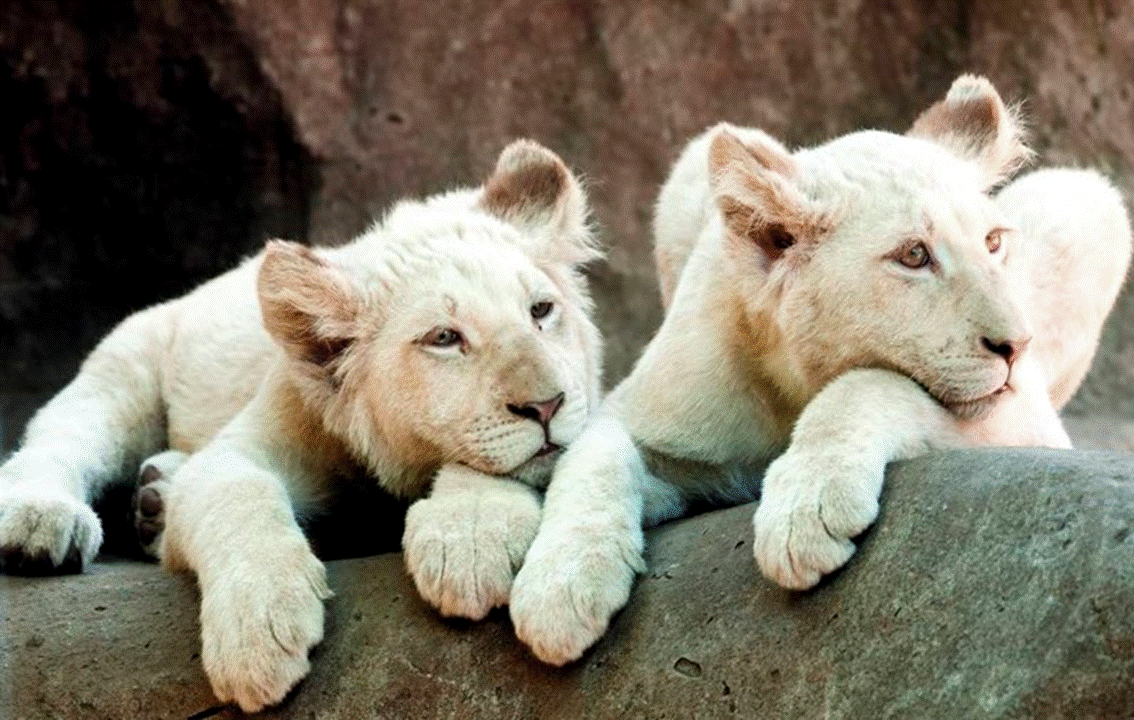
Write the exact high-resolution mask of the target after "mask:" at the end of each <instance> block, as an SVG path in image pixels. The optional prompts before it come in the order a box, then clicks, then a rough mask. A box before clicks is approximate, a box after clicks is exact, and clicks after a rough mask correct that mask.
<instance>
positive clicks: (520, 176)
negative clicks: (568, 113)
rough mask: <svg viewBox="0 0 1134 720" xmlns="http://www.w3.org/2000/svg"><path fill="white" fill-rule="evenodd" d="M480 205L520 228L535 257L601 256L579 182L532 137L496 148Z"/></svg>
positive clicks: (575, 261)
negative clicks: (493, 167) (499, 151)
mask: <svg viewBox="0 0 1134 720" xmlns="http://www.w3.org/2000/svg"><path fill="white" fill-rule="evenodd" d="M480 207H481V208H482V209H484V210H485V211H487V212H488V213H489V214H491V215H495V216H496V217H498V218H500V219H502V220H504V221H505V222H508V223H511V224H512V225H515V226H517V227H518V228H520V230H521V231H522V232H523V233H524V234H525V236H527V237H526V239H527V240H530V241H531V243H532V244H531V245H530V246H529V247H528V248H527V249H528V250H529V251H530V252H531V253H532V254H533V255H534V256H536V257H537V259H538V258H542V259H550V260H553V261H557V262H565V263H569V264H571V265H579V264H582V263H585V262H587V261H589V260H594V259H596V258H598V257H600V256H601V253H600V252H599V250H598V249H597V247H596V246H595V244H594V240H593V238H592V236H591V232H590V228H589V227H588V224H587V214H588V210H587V199H586V196H585V194H584V193H583V188H582V186H581V184H580V183H579V181H578V179H576V178H575V176H574V175H572V174H571V171H570V170H568V169H567V165H566V164H564V162H563V161H562V160H561V159H560V158H559V156H558V155H556V154H555V153H554V152H552V151H551V150H548V149H547V148H545V147H544V146H542V145H540V144H539V143H537V142H535V141H533V140H516V141H515V142H513V143H511V144H510V145H508V147H506V148H504V151H503V152H501V153H500V158H499V159H498V160H497V161H496V168H495V169H494V170H493V171H492V175H491V176H490V177H489V178H488V180H486V181H485V183H484V188H483V190H482V193H481V197H480Z"/></svg>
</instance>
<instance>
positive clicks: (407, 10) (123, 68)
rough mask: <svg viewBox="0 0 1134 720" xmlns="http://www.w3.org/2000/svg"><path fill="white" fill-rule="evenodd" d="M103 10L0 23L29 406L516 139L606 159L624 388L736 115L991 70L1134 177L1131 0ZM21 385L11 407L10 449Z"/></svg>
mask: <svg viewBox="0 0 1134 720" xmlns="http://www.w3.org/2000/svg"><path fill="white" fill-rule="evenodd" d="M93 7H94V6H89V5H82V4H79V5H73V4H69V3H62V2H60V3H53V2H42V3H26V4H23V5H16V6H14V8H13V11H12V12H9V13H5V16H4V18H3V19H2V20H0V22H3V23H4V24H3V25H2V26H0V29H2V30H3V32H0V55H2V56H3V59H4V61H5V64H4V67H5V68H6V70H7V74H6V75H5V76H4V77H3V82H5V83H6V87H7V88H8V91H7V92H6V93H5V94H6V96H8V97H17V98H19V100H20V101H19V103H17V105H16V107H17V108H18V111H17V112H13V111H8V112H7V113H6V114H5V120H4V122H5V123H7V124H6V125H5V127H7V128H8V132H5V133H2V134H0V137H2V138H3V140H2V141H0V146H2V147H3V148H4V157H5V158H6V159H5V165H4V173H5V177H6V178H7V180H6V184H5V185H4V187H5V188H7V195H6V197H7V205H8V207H7V208H6V209H5V211H4V217H5V223H4V224H3V225H2V226H0V313H2V314H0V317H2V318H3V319H4V320H5V321H6V322H8V323H11V325H10V326H9V327H7V328H5V327H0V342H3V343H4V344H5V346H6V347H7V348H8V349H9V351H8V352H6V353H5V355H4V361H5V363H4V364H3V365H0V368H2V369H3V370H4V372H3V373H0V392H4V393H13V392H19V393H24V394H34V398H33V399H34V400H35V401H38V400H40V399H41V398H42V397H43V394H44V393H47V392H49V391H52V390H54V389H56V388H58V386H59V385H60V384H61V383H62V382H64V381H65V380H66V379H67V378H68V377H69V376H70V374H71V373H73V372H74V369H75V367H76V366H77V362H78V360H79V359H80V358H81V357H82V356H83V355H84V354H85V353H86V352H87V351H88V350H89V349H90V347H91V346H92V345H93V343H94V342H95V341H96V339H97V338H98V336H99V335H100V334H101V333H102V332H104V331H105V330H106V329H107V328H108V327H109V325H110V324H112V323H113V322H114V321H116V320H117V319H118V318H119V317H121V316H122V315H123V314H125V312H127V311H128V310H129V309H132V308H135V307H139V306H141V305H144V304H146V303H148V302H152V301H153V300H156V299H159V298H165V297H170V296H172V295H175V294H177V293H178V292H180V291H181V290H182V289H184V288H185V287H187V286H188V285H190V284H192V283H193V282H196V281H198V280H199V279H200V278H202V277H204V276H206V275H209V274H211V273H213V272H216V270H217V269H219V268H222V267H227V266H229V265H231V264H232V263H233V262H235V260H236V258H237V257H239V256H240V255H242V254H244V253H246V252H248V251H249V250H251V249H253V248H255V247H258V246H259V244H260V243H261V242H262V241H263V239H264V238H265V237H270V236H272V235H283V236H289V237H302V236H306V237H308V238H309V239H311V240H312V241H314V242H322V243H334V242H338V241H341V240H343V239H345V238H348V237H350V236H351V235H352V234H354V233H356V232H358V231H359V230H361V229H362V228H363V227H364V226H365V224H366V223H367V222H368V221H369V220H370V219H371V218H372V217H374V215H375V214H377V213H380V212H381V211H382V209H383V208H385V207H387V206H388V205H389V203H390V202H392V201H393V200H395V199H396V198H398V197H401V196H403V195H421V194H425V193H428V192H433V191H435V190H437V189H438V188H441V187H447V186H453V185H457V184H467V183H470V182H475V181H476V180H477V178H478V177H480V176H481V175H483V174H484V173H486V172H487V170H488V168H489V167H490V165H491V163H492V161H493V159H494V158H495V156H496V154H497V153H498V152H499V150H500V149H501V148H502V147H503V146H504V144H506V142H507V141H508V140H509V139H511V138H514V137H516V136H521V135H529V136H532V137H535V138H537V139H539V140H541V141H542V142H544V143H546V144H548V145H549V146H551V147H553V148H555V149H556V150H558V151H559V152H560V153H562V154H563V156H564V157H565V158H566V159H567V160H568V161H569V162H570V163H571V164H572V165H573V166H574V167H576V168H577V169H579V170H580V171H582V172H583V173H585V174H586V175H587V176H588V177H589V178H590V179H591V190H592V194H593V197H594V206H595V218H596V220H597V222H598V225H599V227H600V229H601V231H602V236H603V237H604V239H605V240H606V241H607V243H608V245H609V246H610V260H609V264H606V265H600V266H597V267H595V268H594V278H595V288H596V295H597V298H598V301H599V303H598V304H599V308H600V316H601V317H600V320H601V325H602V328H603V330H604V332H605V334H606V338H607V343H608V352H607V357H608V362H607V369H608V372H607V375H608V380H609V381H611V382H613V381H615V380H617V379H618V378H620V377H621V376H622V375H624V374H625V372H626V371H627V370H628V369H629V367H630V365H631V363H632V362H633V359H634V357H636V355H637V353H638V351H639V350H640V348H641V346H642V345H643V344H644V343H645V342H646V340H647V339H648V338H649V336H650V334H651V333H652V332H653V329H654V328H655V327H656V325H657V323H658V321H659V319H660V310H659V307H658V301H657V292H656V287H655V282H654V269H653V262H652V259H651V257H650V250H649V247H650V239H649V221H650V217H651V214H652V209H651V206H652V203H653V202H654V199H655V195H656V191H657V188H658V186H659V185H660V184H661V182H662V181H663V179H664V178H665V174H666V171H667V169H668V166H669V164H670V163H671V162H672V161H673V159H674V158H675V156H676V154H677V152H678V150H679V149H680V147H681V146H682V144H683V143H684V142H685V141H686V140H687V139H688V138H689V137H690V136H691V135H693V134H694V133H696V132H698V131H700V130H701V129H703V128H704V127H705V126H707V125H709V124H712V123H714V122H717V121H719V120H730V121H733V122H737V123H743V124H751V125H757V126H760V127H763V128H765V129H767V130H768V131H769V132H771V133H773V134H774V135H777V136H778V137H780V138H782V139H784V140H785V141H786V142H788V143H789V144H793V145H804V144H810V143H816V142H820V141H822V140H824V139H826V138H828V137H830V136H832V135H834V134H838V133H843V132H847V131H851V130H855V129H858V128H862V127H880V128H885V129H891V130H902V129H904V128H905V127H907V126H908V125H909V123H910V122H911V121H912V120H913V118H914V117H915V116H916V114H917V113H918V111H920V110H921V109H923V108H924V107H926V106H927V105H928V104H930V103H931V102H932V101H933V100H934V99H936V98H937V97H938V96H940V95H941V94H942V93H943V92H944V91H945V89H946V88H947V87H948V85H949V83H950V81H951V80H952V78H953V77H954V76H955V75H957V74H958V73H960V72H964V71H976V72H983V73H986V74H988V75H989V76H990V78H991V79H992V80H993V82H994V83H995V84H996V85H997V87H998V88H1000V89H1001V91H1002V92H1003V93H1004V95H1005V96H1006V97H1008V98H1015V99H1021V100H1024V101H1025V107H1026V110H1027V113H1028V115H1029V116H1030V117H1031V118H1032V125H1033V128H1034V140H1035V145H1036V147H1037V148H1038V149H1039V150H1040V162H1041V163H1071V164H1076V165H1091V166H1097V167H1100V168H1102V169H1104V170H1106V171H1107V172H1109V173H1110V174H1111V175H1112V176H1113V177H1114V178H1115V179H1116V180H1117V181H1118V182H1119V183H1120V184H1121V185H1122V186H1123V187H1124V188H1125V189H1126V190H1127V191H1131V190H1134V125H1131V123H1130V121H1129V119H1130V118H1131V117H1134V76H1132V75H1131V74H1130V73H1129V72H1128V71H1127V70H1128V68H1129V67H1130V66H1131V63H1134V57H1132V54H1134V43H1131V42H1129V38H1130V37H1131V34H1132V33H1134V9H1132V8H1131V7H1130V6H1129V5H1127V4H1123V3H1117V2H1108V3H1095V4H1092V5H1091V6H1090V7H1089V8H1084V7H1081V6H1079V5H1078V4H1075V3H1064V2H1060V1H1058V0H1043V1H1041V2H1032V3H1001V2H993V1H992V0H987V1H977V0H970V1H968V2H961V3H952V4H940V3H939V4H928V5H927V4H921V5H916V6H915V5H909V4H903V3H831V2H819V1H818V0H816V1H812V2H796V3H757V2H750V3H749V2H732V3H726V2H724V1H723V0H718V1H715V2H705V3H684V2H675V1H674V0H642V1H641V2H634V3H607V2H574V1H573V0H545V1H543V2H540V3H539V4H538V8H533V7H532V6H531V3H528V2H520V1H519V0H504V1H503V2H478V1H471V0H440V1H439V2H434V3H430V9H429V11H428V12H423V11H422V9H421V5H420V3H417V2H408V1H403V0H395V1H383V2H376V1H358V0H285V1H279V0H219V4H217V3H216V2H192V3H191V2H185V1H184V0H167V1H164V2H161V3H148V2H142V3H131V2H128V0H115V1H114V2H112V3H100V4H99V5H98V9H97V10H94V9H93ZM84 8H85V9H84ZM88 216H89V217H91V218H93V219H94V220H96V221H97V222H93V224H89V223H88V222H87V220H86V219H85V218H87V217H88ZM108 273H109V275H108ZM1117 317H1118V318H1119V319H1117V320H1115V321H1114V322H1112V323H1111V324H1110V326H1109V327H1108V330H1107V334H1106V337H1105V341H1104V343H1103V351H1102V353H1101V354H1100V359H1099V362H1098V363H1097V364H1096V368H1095V370H1094V372H1093V373H1092V374H1091V376H1090V378H1089V380H1088V382H1087V384H1086V387H1085V388H1084V390H1083V392H1082V393H1081V394H1080V395H1079V397H1078V398H1077V400H1076V401H1075V402H1074V403H1073V405H1072V408H1071V409H1072V410H1073V411H1074V412H1076V413H1079V414H1085V413H1095V412H1099V411H1105V412H1107V413H1112V414H1115V415H1121V416H1125V417H1131V416H1134V390H1132V389H1131V388H1134V370H1132V369H1131V368H1134V330H1131V329H1130V328H1132V327H1134V323H1132V322H1130V318H1132V317H1134V299H1132V296H1131V294H1130V293H1126V294H1125V295H1124V297H1123V299H1122V301H1121V303H1120V312H1119V313H1118V314H1117ZM1122 319H1125V320H1126V322H1123V321H1122ZM76 331H78V332H76ZM18 399H19V398H17V400H18ZM6 402H8V403H10V404H11V403H13V402H15V401H13V400H11V399H9V400H7V401H6ZM17 404H18V403H17ZM27 404H28V403H24V405H20V406H19V407H15V406H13V407H12V408H10V411H9V412H8V413H7V414H8V415H9V416H12V415H13V413H14V414H15V417H16V418H17V419H16V420H10V421H9V422H8V423H7V424H6V425H7V426H6V427H4V428H0V430H3V432H4V443H5V446H10V445H11V443H12V442H13V441H14V439H15V436H16V432H17V430H18V428H19V426H20V425H21V424H22V422H21V421H20V419H19V418H22V416H23V414H26V407H25V406H26V405H27Z"/></svg>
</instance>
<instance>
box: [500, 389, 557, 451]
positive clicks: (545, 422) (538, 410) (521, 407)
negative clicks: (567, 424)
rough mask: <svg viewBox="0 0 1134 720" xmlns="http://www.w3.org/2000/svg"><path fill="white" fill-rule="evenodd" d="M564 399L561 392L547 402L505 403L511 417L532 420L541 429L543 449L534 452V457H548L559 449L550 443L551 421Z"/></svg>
mask: <svg viewBox="0 0 1134 720" xmlns="http://www.w3.org/2000/svg"><path fill="white" fill-rule="evenodd" d="M565 397H566V395H565V394H564V393H563V392H559V393H557V394H556V395H555V396H554V397H552V398H550V399H549V400H533V401H530V402H523V403H507V404H506V405H505V406H504V407H506V408H507V409H508V412H510V413H512V414H513V415H518V416H519V417H522V418H527V419H528V420H534V421H535V422H537V423H539V425H540V427H541V428H543V439H544V442H543V447H541V448H540V449H539V450H538V451H537V452H536V457H542V456H544V455H549V454H551V453H553V452H555V451H556V450H558V449H559V447H560V446H559V445H557V444H555V443H554V442H552V441H551V419H552V418H553V417H555V413H557V412H559V408H561V407H562V406H563V399H564V398H565Z"/></svg>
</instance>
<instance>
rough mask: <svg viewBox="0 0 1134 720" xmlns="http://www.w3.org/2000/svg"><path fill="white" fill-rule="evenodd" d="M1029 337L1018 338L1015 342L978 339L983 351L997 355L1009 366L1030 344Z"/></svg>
mask: <svg viewBox="0 0 1134 720" xmlns="http://www.w3.org/2000/svg"><path fill="white" fill-rule="evenodd" d="M1031 340H1032V339H1031V338H1030V337H1026V338H1020V339H1017V340H991V339H989V338H986V337H982V338H981V339H980V343H981V345H983V346H984V349H985V350H988V351H989V352H990V353H992V354H993V355H999V356H1000V357H1002V358H1004V361H1005V362H1007V363H1008V364H1009V365H1011V364H1012V363H1014V362H1016V358H1018V357H1020V353H1022V352H1024V348H1026V347H1027V346H1028V343H1029V342H1031Z"/></svg>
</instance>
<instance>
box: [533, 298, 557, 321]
mask: <svg viewBox="0 0 1134 720" xmlns="http://www.w3.org/2000/svg"><path fill="white" fill-rule="evenodd" d="M554 307H555V305H553V304H552V303H551V301H550V300H541V301H539V302H537V303H533V304H532V308H531V313H532V319H533V320H543V319H544V318H545V317H547V316H548V315H550V314H551V310H552V308H554Z"/></svg>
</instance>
